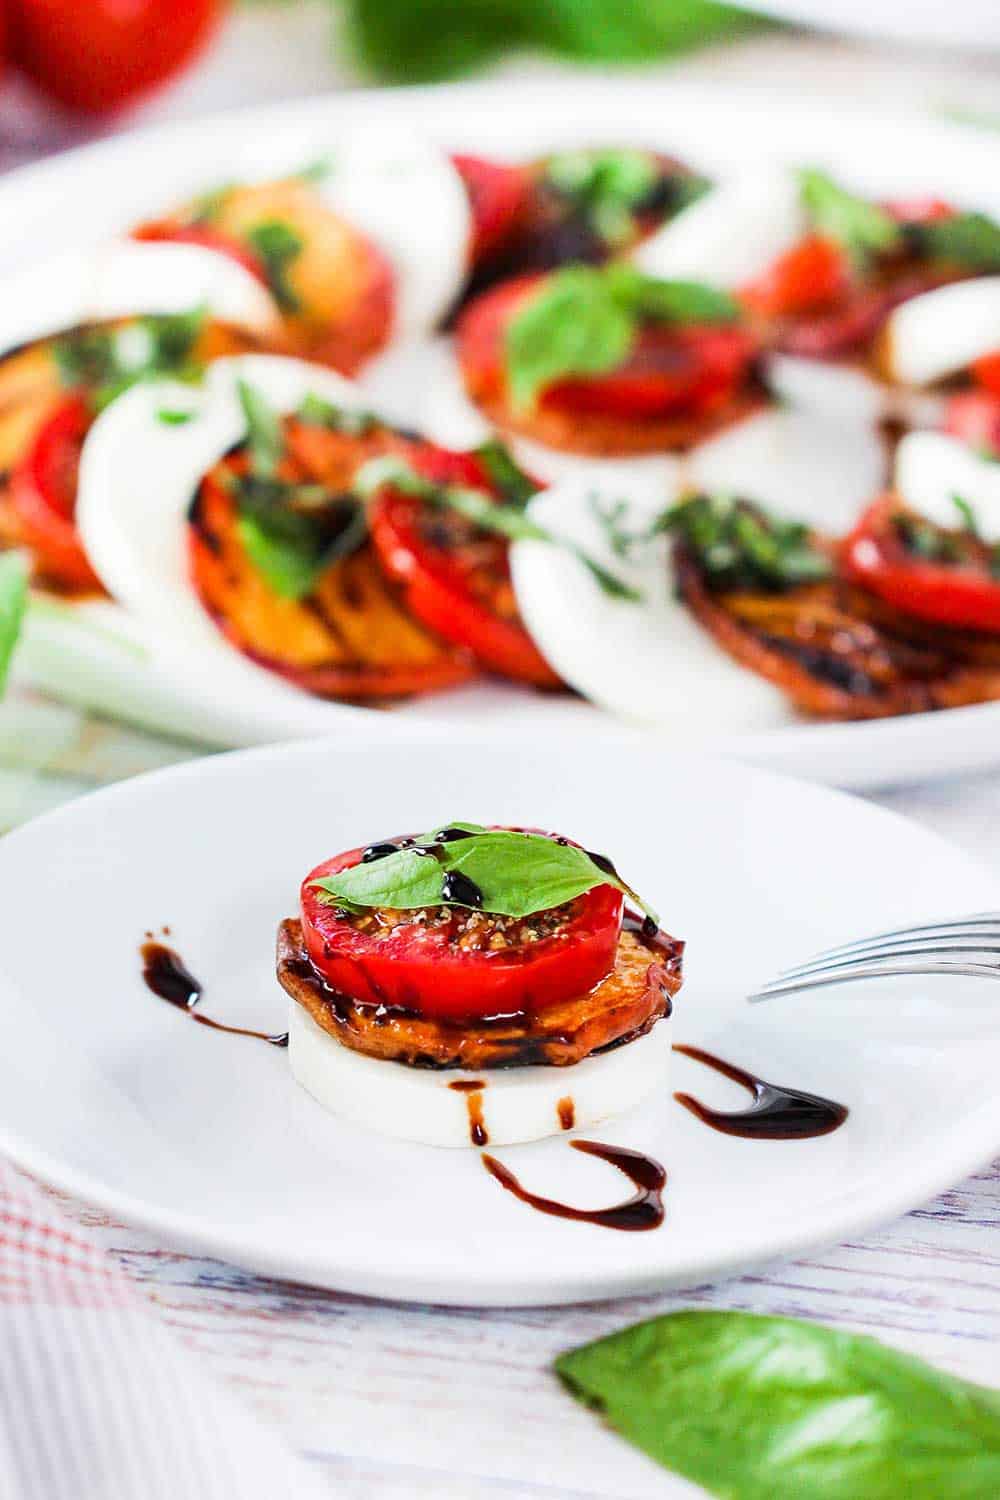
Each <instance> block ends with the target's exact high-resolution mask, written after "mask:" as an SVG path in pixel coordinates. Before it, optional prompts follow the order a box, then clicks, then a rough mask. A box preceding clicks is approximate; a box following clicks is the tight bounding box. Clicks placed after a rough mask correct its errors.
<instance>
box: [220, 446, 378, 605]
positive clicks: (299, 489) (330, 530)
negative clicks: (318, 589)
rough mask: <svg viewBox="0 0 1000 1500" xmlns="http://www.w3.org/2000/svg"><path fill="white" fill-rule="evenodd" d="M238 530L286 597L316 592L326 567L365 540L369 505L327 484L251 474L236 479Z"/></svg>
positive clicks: (254, 560) (275, 587) (256, 561)
mask: <svg viewBox="0 0 1000 1500" xmlns="http://www.w3.org/2000/svg"><path fill="white" fill-rule="evenodd" d="M236 499H237V505H238V507H239V511H240V517H239V521H238V523H237V530H238V533H239V537H240V540H241V542H242V543H243V546H244V548H245V550H246V553H247V556H248V557H249V559H250V561H251V563H252V564H253V566H254V567H255V568H256V569H257V570H258V572H259V573H261V574H262V575H263V576H264V578H265V580H266V581H267V583H268V585H269V587H270V588H272V589H273V590H274V592H275V593H276V594H279V595H280V596H281V597H282V598H284V599H303V598H305V596H306V595H307V594H311V593H312V591H313V589H314V588H315V586H316V584H317V583H318V582H319V580H320V578H321V577H322V575H323V574H324V573H325V572H326V570H327V568H329V567H331V566H332V564H333V563H335V562H337V561H339V559H340V558H342V557H348V556H350V554H351V553H352V552H356V551H357V549H358V548H359V547H360V546H362V545H363V543H364V541H365V540H366V538H367V535H368V521H367V517H366V515H365V512H364V507H363V506H362V505H361V504H360V503H359V502H358V501H357V500H355V499H354V497H353V496H348V495H333V494H331V493H330V491H329V490H326V489H325V488H324V487H323V486H322V485H296V484H284V483H282V481H280V480H274V479H267V478H263V479H261V478H256V477H255V476H253V475H250V476H248V477H246V478H245V479H243V480H242V481H239V482H238V483H237V485H236Z"/></svg>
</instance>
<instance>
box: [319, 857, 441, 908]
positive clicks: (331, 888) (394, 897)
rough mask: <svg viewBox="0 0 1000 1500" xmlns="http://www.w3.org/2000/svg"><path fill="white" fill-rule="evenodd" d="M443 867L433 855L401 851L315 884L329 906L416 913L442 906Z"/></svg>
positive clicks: (353, 867)
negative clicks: (389, 909)
mask: <svg viewBox="0 0 1000 1500" xmlns="http://www.w3.org/2000/svg"><path fill="white" fill-rule="evenodd" d="M444 873H445V872H444V867H443V865H440V864H438V862H437V860H436V859H435V858H434V856H433V855H430V854H420V853H418V851H417V850H416V849H398V850H397V851H396V853H395V854H387V855H386V857H385V858H384V859H373V860H372V861H371V863H370V864H367V865H364V864H362V865H352V866H351V868H350V869H349V870H342V871H341V872H340V874H339V875H326V876H324V877H323V879H322V880H316V881H314V882H313V884H314V885H315V886H317V887H318V889H319V890H321V891H323V892H325V895H326V897H329V898H330V900H329V903H328V904H329V905H331V906H336V905H338V903H340V902H343V903H344V904H345V905H347V906H352V907H353V906H361V907H364V906H381V907H386V908H395V909H398V910H402V911H416V910H419V908H420V907H423V906H440V905H441V885H442V882H443V880H444Z"/></svg>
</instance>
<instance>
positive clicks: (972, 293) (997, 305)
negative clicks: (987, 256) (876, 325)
mask: <svg viewBox="0 0 1000 1500" xmlns="http://www.w3.org/2000/svg"><path fill="white" fill-rule="evenodd" d="M885 347H886V355H885V358H886V364H887V368H888V370H889V373H890V374H891V375H892V377H893V378H894V379H895V380H900V381H903V382H905V383H906V384H908V385H930V384H931V382H932V381H935V380H943V379H945V377H946V376H948V375H955V374H957V373H958V371H959V370H964V369H966V368H967V367H968V366H969V365H971V364H972V363H973V361H974V360H977V359H980V358H981V357H982V356H983V355H985V354H995V353H996V352H997V351H1000V276H979V277H976V278H974V279H973V280H971V281H957V282H955V283H954V284H953V285H952V286H941V287H937V288H936V289H935V290H934V291H932V292H924V293H923V295H922V296H920V297H911V298H910V300H909V301H908V302H904V303H903V304H902V305H901V306H900V307H897V308H896V309H895V310H894V311H893V312H892V313H891V314H890V316H889V319H888V321H887V323H886V328H885Z"/></svg>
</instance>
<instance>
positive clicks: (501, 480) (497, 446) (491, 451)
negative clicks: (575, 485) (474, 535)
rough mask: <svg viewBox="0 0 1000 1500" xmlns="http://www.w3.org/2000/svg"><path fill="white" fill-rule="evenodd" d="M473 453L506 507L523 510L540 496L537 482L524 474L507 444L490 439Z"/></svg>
mask: <svg viewBox="0 0 1000 1500" xmlns="http://www.w3.org/2000/svg"><path fill="white" fill-rule="evenodd" d="M473 451H474V453H475V456H476V458H478V460H479V462H480V464H481V465H482V468H483V471H484V472H485V474H486V477H487V479H488V480H489V481H490V484H492V486H493V488H494V489H495V490H496V492H497V494H498V495H499V496H500V499H501V500H502V501H503V502H504V504H505V505H514V506H517V507H518V509H520V510H523V509H524V507H525V506H526V505H527V503H528V501H529V500H530V499H531V498H532V496H534V495H537V494H538V485H537V483H536V482H535V480H534V479H532V478H531V477H530V475H528V474H526V473H525V472H524V470H523V469H522V468H521V467H520V466H519V464H518V463H517V460H516V459H515V458H514V455H513V454H512V453H511V451H510V449H509V448H508V447H507V445H506V443H502V442H501V441H500V439H499V438H490V439H488V440H487V441H486V442H485V443H480V445H479V447H478V448H476V449H474V450H473Z"/></svg>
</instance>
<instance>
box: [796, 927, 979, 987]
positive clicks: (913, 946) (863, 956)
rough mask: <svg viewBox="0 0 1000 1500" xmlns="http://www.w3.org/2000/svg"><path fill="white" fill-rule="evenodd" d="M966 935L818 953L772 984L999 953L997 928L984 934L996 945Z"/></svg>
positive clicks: (956, 934)
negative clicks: (866, 966) (855, 968)
mask: <svg viewBox="0 0 1000 1500" xmlns="http://www.w3.org/2000/svg"><path fill="white" fill-rule="evenodd" d="M965 936H966V934H964V933H955V934H953V935H952V934H946V935H945V938H944V941H943V942H942V941H938V942H933V941H932V940H931V939H930V938H924V939H920V940H919V941H916V942H914V943H897V944H896V945H895V946H890V944H891V941H892V940H891V939H888V938H886V939H884V940H883V941H882V942H881V943H872V945H871V946H870V947H867V948H858V949H856V950H855V951H854V952H851V953H847V952H838V951H837V950H834V951H833V952H832V953H829V954H827V953H820V954H817V955H816V957H815V958H811V959H809V960H808V961H807V962H806V963H801V964H795V965H793V967H792V968H790V969H783V970H782V971H781V973H780V974H776V975H775V981H780V980H785V979H800V978H803V977H804V976H805V975H806V974H811V973H816V972H818V971H819V970H821V969H826V968H831V969H835V968H844V967H846V966H847V965H848V964H854V963H862V962H864V961H866V960H869V959H879V958H918V957H921V956H923V955H930V954H934V955H938V954H949V953H1000V928H997V929H996V930H995V931H992V932H988V933H986V937H987V938H996V939H997V940H998V941H997V942H988V941H986V940H985V939H984V938H980V939H977V941H976V942H974V943H969V942H965V941H964V938H965Z"/></svg>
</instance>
